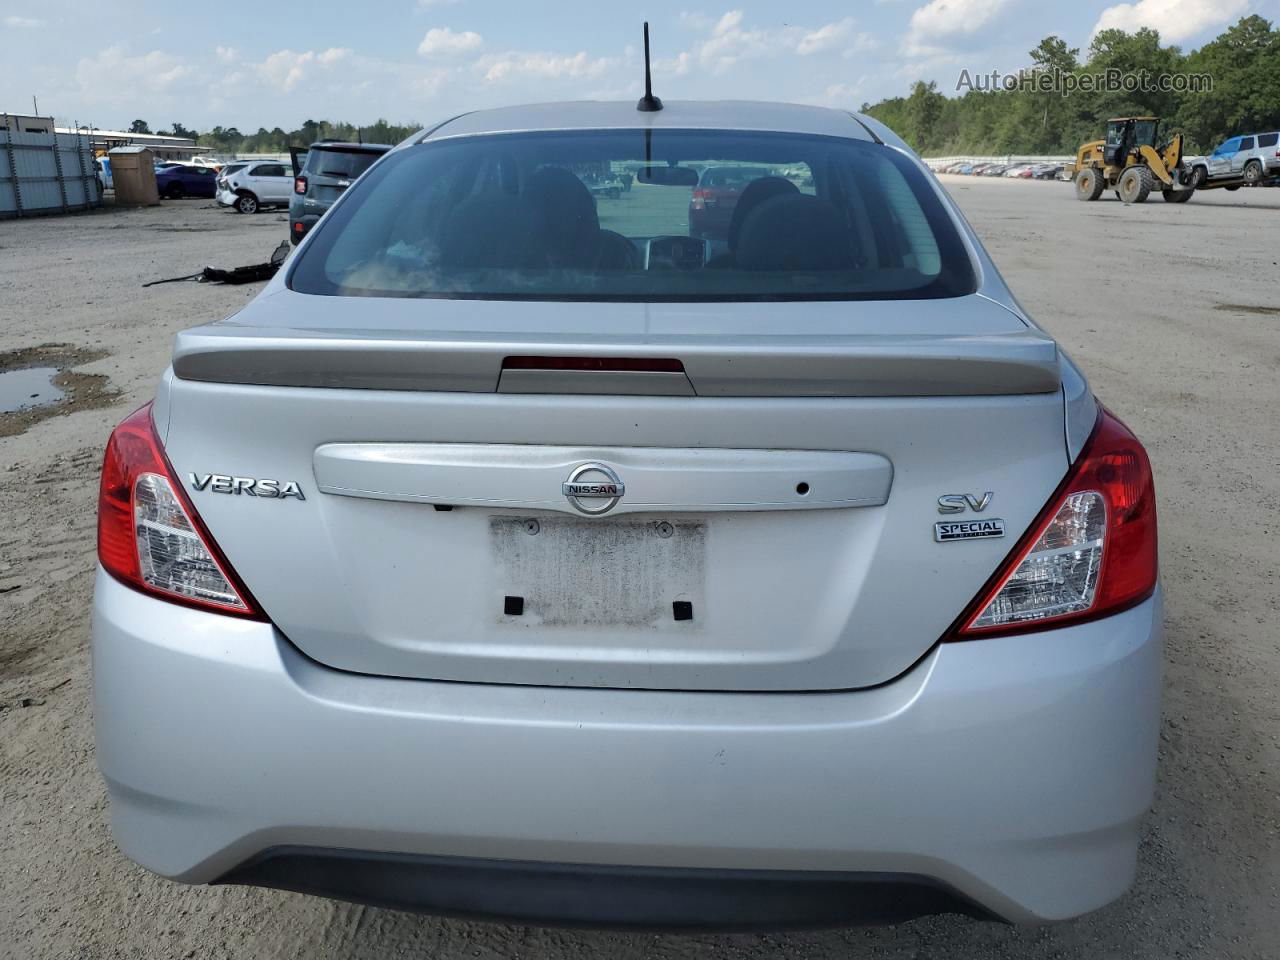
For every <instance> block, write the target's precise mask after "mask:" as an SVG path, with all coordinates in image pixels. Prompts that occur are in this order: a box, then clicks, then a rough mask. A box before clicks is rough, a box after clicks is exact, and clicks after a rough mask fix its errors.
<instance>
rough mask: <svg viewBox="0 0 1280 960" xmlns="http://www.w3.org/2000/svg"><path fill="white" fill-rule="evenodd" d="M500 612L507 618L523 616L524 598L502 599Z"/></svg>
mask: <svg viewBox="0 0 1280 960" xmlns="http://www.w3.org/2000/svg"><path fill="white" fill-rule="evenodd" d="M502 612H503V613H505V614H506V615H507V616H508V617H519V616H523V615H524V597H503V598H502Z"/></svg>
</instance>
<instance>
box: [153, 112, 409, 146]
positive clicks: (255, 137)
mask: <svg viewBox="0 0 1280 960" xmlns="http://www.w3.org/2000/svg"><path fill="white" fill-rule="evenodd" d="M420 129H422V125H421V124H418V123H406V124H397V123H388V122H387V121H386V120H378V121H377V122H376V123H372V124H368V125H366V126H356V125H355V124H352V123H335V122H333V121H330V120H307V121H306V122H305V123H303V124H302V126H300V127H298V128H297V129H295V130H285V129H283V128H281V127H275V128H273V129H271V130H268V129H267V128H266V127H259V128H258V132H257V133H243V132H241V131H240V130H238V129H236V128H235V127H222V126H217V127H214V128H213V129H212V130H208V131H205V132H203V133H201V132H197V131H195V130H192V129H189V128H188V127H186V126H184V125H183V124H181V123H172V124H170V125H169V126H168V127H163V128H160V129H157V130H152V129H151V125H150V124H149V123H147V121H145V120H134V121H133V123H132V124H130V125H129V132H130V133H155V134H157V135H159V136H164V137H190V138H192V139H194V140H195V141H196V145H197V146H198V147H200V148H201V149H203V150H205V151H206V152H208V153H219V154H242V153H244V154H251V153H288V152H289V148H290V147H291V146H293V147H306V146H309V145H311V144H313V143H315V142H316V141H317V140H348V141H351V142H353V143H389V144H393V145H394V144H397V143H399V142H400V141H401V140H403V139H404V138H405V137H407V136H409V135H410V134H411V133H413V132H415V131H417V130H420Z"/></svg>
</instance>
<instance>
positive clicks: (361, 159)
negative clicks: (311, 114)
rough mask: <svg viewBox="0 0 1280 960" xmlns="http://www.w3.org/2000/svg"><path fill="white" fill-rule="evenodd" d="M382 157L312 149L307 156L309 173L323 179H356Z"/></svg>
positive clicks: (363, 153)
mask: <svg viewBox="0 0 1280 960" xmlns="http://www.w3.org/2000/svg"><path fill="white" fill-rule="evenodd" d="M380 156H382V154H380V153H368V152H366V151H363V150H362V151H359V152H356V151H354V150H325V149H323V148H321V147H312V148H311V150H310V152H309V153H308V154H307V164H306V166H307V173H310V174H312V175H314V176H321V177H343V178H346V179H355V178H356V177H358V176H360V174H362V173H364V172H365V171H366V170H368V169H369V168H370V167H371V166H373V161H375V160H377V159H378V157H380Z"/></svg>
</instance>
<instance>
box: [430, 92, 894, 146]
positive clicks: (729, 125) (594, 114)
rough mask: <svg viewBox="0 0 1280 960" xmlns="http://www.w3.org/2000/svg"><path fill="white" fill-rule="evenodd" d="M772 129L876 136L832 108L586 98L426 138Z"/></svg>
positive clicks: (506, 110) (450, 124)
mask: <svg viewBox="0 0 1280 960" xmlns="http://www.w3.org/2000/svg"><path fill="white" fill-rule="evenodd" d="M635 128H647V129H654V130H662V129H667V130H688V129H693V130H767V131H771V132H780V133H799V134H811V135H817V136H829V137H845V138H847V139H851V140H874V139H876V138H875V136H874V135H873V134H872V133H871V132H870V130H868V129H867V127H866V126H864V125H863V124H862V123H861V122H860V120H859V119H858V118H857V116H856V115H854V114H852V113H849V112H848V111H845V110H833V109H831V108H829V107H813V106H806V105H803V104H795V103H769V102H763V101H753V100H667V101H665V102H664V104H663V109H662V110H658V111H654V112H651V113H646V112H642V111H639V110H637V109H636V105H635V102H634V101H631V100H626V101H600V100H580V101H573V102H567V103H534V104H528V105H526V106H519V107H498V108H496V109H491V110H477V111H475V112H474V113H464V114H462V115H461V116H459V117H454V118H453V119H452V120H448V121H446V122H445V123H442V124H440V125H439V126H438V127H435V128H434V129H432V130H430V131H429V132H428V133H426V135H425V136H422V137H420V138H419V141H418V142H422V141H423V140H444V139H449V138H452V137H473V136H480V135H483V134H491V133H526V132H533V131H538V130H619V129H635Z"/></svg>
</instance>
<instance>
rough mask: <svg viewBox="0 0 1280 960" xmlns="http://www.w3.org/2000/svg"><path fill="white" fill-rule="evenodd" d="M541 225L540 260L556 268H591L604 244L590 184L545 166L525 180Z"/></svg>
mask: <svg viewBox="0 0 1280 960" xmlns="http://www.w3.org/2000/svg"><path fill="white" fill-rule="evenodd" d="M524 199H525V201H526V203H527V204H528V206H529V209H530V211H531V212H532V214H533V217H534V221H535V223H536V224H537V232H538V240H539V246H540V248H541V249H540V251H539V258H540V259H542V260H543V261H544V262H546V263H547V264H548V265H550V266H554V267H588V266H590V265H591V264H592V263H593V261H594V260H595V257H596V255H597V252H598V247H599V244H600V218H599V217H598V216H597V215H596V202H595V200H593V199H592V197H591V191H590V190H588V189H587V187H586V184H584V183H583V182H582V181H581V180H579V179H578V178H577V177H575V176H574V175H573V174H572V173H570V172H569V171H568V170H566V169H564V168H563V167H543V168H541V169H540V170H536V171H534V172H533V173H532V174H530V175H529V178H528V180H526V181H525V186H524Z"/></svg>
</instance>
